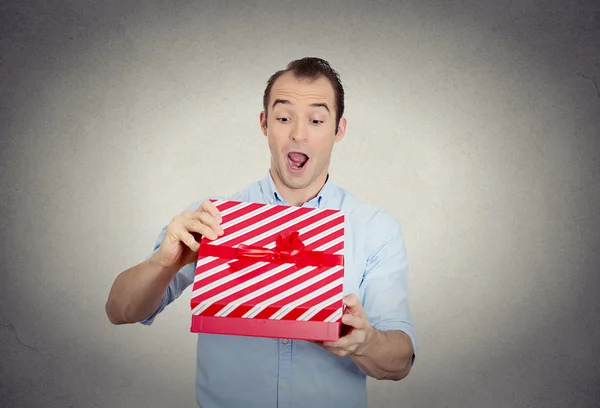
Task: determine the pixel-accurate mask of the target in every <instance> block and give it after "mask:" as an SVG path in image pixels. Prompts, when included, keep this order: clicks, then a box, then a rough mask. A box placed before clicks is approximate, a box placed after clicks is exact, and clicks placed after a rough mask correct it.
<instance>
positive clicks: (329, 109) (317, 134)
mask: <svg viewBox="0 0 600 408" xmlns="http://www.w3.org/2000/svg"><path fill="white" fill-rule="evenodd" d="M335 118H336V106H335V95H334V91H333V87H332V86H331V84H330V83H329V80H328V79H327V78H326V77H324V76H322V77H320V78H319V79H317V80H316V81H312V82H311V81H308V80H305V79H296V78H295V77H294V75H293V74H292V73H285V74H283V75H282V76H281V77H279V78H278V79H277V81H276V82H275V83H274V84H273V87H272V88H271V94H270V101H269V105H268V115H267V119H265V115H264V112H263V113H262V114H261V118H260V119H261V127H262V129H263V133H264V134H265V136H267V138H268V142H269V148H270V150H271V169H272V170H273V172H274V174H273V177H275V178H277V179H279V180H280V181H281V182H282V183H283V184H284V185H285V186H286V187H288V188H290V189H304V188H307V187H310V186H312V185H316V184H317V183H319V184H320V183H322V182H324V181H325V177H326V176H327V171H328V168H329V161H330V158H331V151H332V149H333V145H334V143H336V142H338V141H339V140H341V139H342V137H343V135H344V131H345V119H342V120H341V121H340V125H339V129H338V133H337V134H336V120H335Z"/></svg>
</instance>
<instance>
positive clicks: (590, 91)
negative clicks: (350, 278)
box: [0, 0, 600, 408]
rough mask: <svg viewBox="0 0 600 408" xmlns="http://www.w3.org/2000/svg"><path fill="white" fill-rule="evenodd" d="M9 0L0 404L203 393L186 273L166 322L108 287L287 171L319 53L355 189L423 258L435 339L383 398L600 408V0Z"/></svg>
mask: <svg viewBox="0 0 600 408" xmlns="http://www.w3.org/2000/svg"><path fill="white" fill-rule="evenodd" d="M5 3H6V2H3V4H2V5H1V6H0V11H1V13H2V19H1V20H0V32H1V34H2V38H1V40H0V58H1V63H0V81H1V92H2V94H1V95H2V97H1V100H0V134H1V139H0V149H1V150H0V162H1V174H0V188H1V192H2V194H1V197H0V216H1V219H2V237H3V238H2V242H1V244H0V256H1V259H2V262H1V264H0V272H1V275H0V287H1V288H2V290H1V292H0V293H1V295H0V405H1V406H2V407H15V408H16V407H19V408H27V407H49V408H53V407H95V406H98V407H100V406H101V407H112V408H118V407H142V406H145V407H165V406H168V407H170V408H178V407H191V406H194V392H193V391H194V390H193V381H194V369H195V366H194V357H195V354H194V353H195V349H194V346H195V337H194V335H192V334H190V333H189V290H188V291H186V292H185V293H184V294H183V295H182V298H180V301H179V302H178V303H176V304H174V305H172V306H171V307H170V308H169V309H168V310H167V311H166V312H165V313H164V314H163V315H162V316H161V317H160V318H159V319H158V320H157V321H156V324H155V325H154V326H152V327H149V328H147V327H142V326H141V325H135V326H127V327H114V326H111V325H110V324H109V322H108V321H107V319H106V317H105V315H104V302H105V300H106V296H107V294H108V291H109V288H110V285H111V283H112V281H113V279H114V278H115V276H116V275H117V274H118V273H119V272H120V271H122V270H124V269H125V268H127V267H129V266H131V265H133V264H135V263H137V262H139V261H140V260H141V259H142V258H143V257H145V256H146V255H147V254H148V253H149V251H150V250H151V248H152V244H153V240H154V238H155V236H156V234H157V233H158V232H159V230H160V228H161V227H162V226H163V225H164V224H165V223H167V222H169V220H170V219H171V218H172V217H173V216H174V215H175V214H177V213H179V212H180V211H181V210H182V209H183V207H185V206H186V205H187V204H188V203H190V202H191V201H193V200H195V199H196V198H198V197H200V196H204V195H206V194H229V193H233V192H235V191H237V190H238V189H240V188H242V187H243V186H245V185H246V184H248V183H250V182H252V181H254V180H256V179H258V178H261V177H263V176H264V175H265V174H266V170H267V167H268V159H269V153H268V147H267V144H266V140H265V138H264V137H263V136H262V134H261V132H260V129H259V122H258V115H259V112H260V109H261V96H262V91H263V87H264V84H265V81H266V79H267V78H268V76H269V75H270V74H271V73H272V72H274V70H276V69H279V68H282V67H283V66H284V65H285V64H286V63H287V62H288V61H290V60H292V59H295V58H297V57H302V56H306V55H316V56H321V57H323V58H325V59H328V60H329V61H330V62H331V63H332V65H333V66H334V67H335V68H337V69H338V70H339V71H340V73H341V75H342V79H343V81H344V83H345V85H346V90H347V95H348V96H347V117H348V132H347V136H346V138H345V139H344V140H343V141H342V143H341V144H339V145H338V147H337V148H336V150H335V152H334V158H333V163H332V169H331V171H332V174H333V177H334V179H335V181H336V183H337V184H339V185H341V186H343V187H345V188H348V189H349V190H351V191H353V192H354V193H356V194H357V195H358V196H359V197H361V198H362V199H363V200H365V201H368V202H372V203H375V204H377V205H379V206H382V207H384V208H386V209H387V210H389V211H391V212H392V213H393V214H394V215H395V216H397V217H398V220H399V221H400V222H401V224H402V226H403V228H404V231H405V235H406V240H407V245H408V250H409V253H410V258H411V264H412V268H411V275H410V300H411V304H412V309H413V313H414V318H415V322H416V326H417V329H418V334H419V349H420V355H419V357H418V360H417V364H416V366H415V368H414V370H413V372H412V373H411V375H410V376H409V377H408V378H406V379H405V380H403V381H401V382H399V383H391V382H375V381H369V393H370V394H369V400H370V406H371V407H406V408H408V407H592V406H598V404H600V391H599V387H598V384H599V383H600V372H599V371H600V370H599V365H598V364H599V363H598V362H600V350H599V343H600V341H599V339H600V304H599V303H600V302H599V301H598V296H599V295H598V294H599V293H600V274H599V273H598V272H599V270H600V250H599V249H598V244H599V243H600V239H599V236H598V234H599V233H598V231H599V230H600V207H599V204H598V203H599V202H600V177H599V169H600V159H599V147H600V141H599V140H598V139H599V138H600V90H599V85H600V28H599V27H600V6H599V2H597V1H593V0H590V1H587V2H577V4H575V3H576V2H567V1H546V2H541V1H532V0H528V1H502V2H497V1H492V0H488V1H452V2H449V1H437V2H434V1H419V2H397V3H396V2H371V3H367V2H359V1H352V2H349V1H346V2H342V1H338V2H331V1H330V2H319V1H314V2H292V1H284V2H275V1H273V2H266V1H256V2H241V1H238V2H211V4H207V3H208V2H191V1H188V2H158V1H153V2H150V1H145V2H135V3H134V2H118V1H105V2H82V1H80V2H64V4H60V5H56V4H52V2H41V1H39V2H34V1H20V2H12V3H13V4H5ZM55 3H58V2H55ZM61 3H62V2H61ZM585 3H587V4H585ZM229 144H231V145H232V146H231V147H227V146H228V145H229Z"/></svg>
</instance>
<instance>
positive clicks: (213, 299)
mask: <svg viewBox="0 0 600 408" xmlns="http://www.w3.org/2000/svg"><path fill="white" fill-rule="evenodd" d="M264 264H265V263H263V265H264ZM291 265H292V264H283V265H279V266H278V267H276V268H274V269H272V270H270V271H268V272H265V273H261V274H260V275H258V276H256V277H254V278H252V279H250V280H247V281H245V282H242V283H240V284H239V285H236V286H234V287H232V288H230V289H228V290H226V291H224V292H221V293H218V294H216V295H214V296H212V297H211V298H209V299H206V300H205V301H203V302H202V303H201V304H199V305H198V306H196V308H195V309H194V310H193V311H192V313H200V312H202V311H204V310H206V309H207V308H208V307H209V306H211V305H212V304H213V303H215V302H217V301H219V300H221V299H223V298H226V297H227V296H230V295H231V294H233V293H235V292H238V291H240V290H243V289H245V288H247V287H248V286H250V285H253V284H254V283H257V282H260V281H262V280H265V279H268V278H270V277H271V276H274V275H276V274H278V273H281V272H282V271H284V270H286V269H288V268H289V267H290V266H291ZM309 268H312V269H314V267H309ZM305 269H306V268H305ZM305 269H304V270H300V271H297V272H296V273H295V274H293V275H294V277H295V275H300V274H302V273H304V271H305ZM291 279H293V277H292V275H290V276H288V277H286V278H284V279H281V280H278V281H276V282H274V283H271V284H269V285H267V286H266V287H263V288H261V289H259V290H256V291H254V292H252V293H250V294H249V295H246V296H244V297H242V298H240V299H244V298H245V297H248V296H254V295H256V296H258V294H260V293H261V291H265V292H266V291H267V290H268V289H267V290H264V289H265V288H267V287H274V286H277V284H280V283H279V282H281V281H287V280H291ZM240 299H237V300H236V303H239V302H240Z"/></svg>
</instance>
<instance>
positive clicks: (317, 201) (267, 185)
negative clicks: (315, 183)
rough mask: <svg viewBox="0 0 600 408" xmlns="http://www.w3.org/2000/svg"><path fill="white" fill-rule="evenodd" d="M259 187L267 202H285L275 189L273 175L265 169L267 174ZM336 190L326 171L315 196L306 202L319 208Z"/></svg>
mask: <svg viewBox="0 0 600 408" xmlns="http://www.w3.org/2000/svg"><path fill="white" fill-rule="evenodd" d="M260 188H261V190H262V193H263V196H264V198H265V199H266V200H267V202H268V203H269V204H280V203H284V202H285V201H284V199H283V197H282V196H281V194H280V193H279V192H278V191H277V187H276V186H275V182H274V181H273V176H271V172H270V171H267V175H266V176H265V177H264V178H263V179H262V180H261V181H260ZM336 191H337V189H336V186H335V184H334V183H333V181H332V180H331V175H330V174H329V173H328V174H327V179H326V180H325V184H324V185H323V187H322V188H321V190H320V191H319V193H318V194H317V196H316V197H314V198H312V199H310V200H308V202H307V204H309V205H310V204H312V205H311V206H315V207H316V208H320V207H321V206H322V205H323V204H324V203H325V202H327V201H328V200H329V199H331V198H332V197H333V196H334V195H335V192H336Z"/></svg>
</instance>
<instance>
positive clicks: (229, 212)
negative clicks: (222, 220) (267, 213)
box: [219, 201, 250, 215]
mask: <svg viewBox="0 0 600 408" xmlns="http://www.w3.org/2000/svg"><path fill="white" fill-rule="evenodd" d="M227 202H228V201H223V203H227ZM249 205H250V203H238V204H236V205H234V206H232V207H229V208H227V209H226V210H223V211H219V213H220V214H221V215H228V214H231V213H232V212H235V211H238V210H241V209H242V208H244V207H248V206H249Z"/></svg>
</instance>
